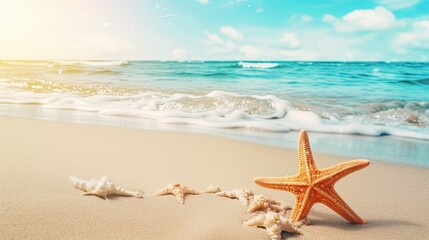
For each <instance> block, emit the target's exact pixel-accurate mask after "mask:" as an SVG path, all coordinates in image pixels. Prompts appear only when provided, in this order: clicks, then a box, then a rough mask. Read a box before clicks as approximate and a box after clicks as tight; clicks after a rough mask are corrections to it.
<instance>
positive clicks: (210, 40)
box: [204, 31, 224, 45]
mask: <svg viewBox="0 0 429 240" xmlns="http://www.w3.org/2000/svg"><path fill="white" fill-rule="evenodd" d="M204 34H205V35H206V38H205V39H204V44H206V45H221V44H223V43H224V41H223V39H222V38H220V37H219V35H217V34H214V33H209V32H207V31H206V32H205V33H204Z"/></svg>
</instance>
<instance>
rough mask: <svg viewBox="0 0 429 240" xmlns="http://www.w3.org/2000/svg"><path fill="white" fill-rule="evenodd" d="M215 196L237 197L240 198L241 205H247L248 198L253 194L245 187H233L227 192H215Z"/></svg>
mask: <svg viewBox="0 0 429 240" xmlns="http://www.w3.org/2000/svg"><path fill="white" fill-rule="evenodd" d="M216 196H219V197H228V198H232V199H235V198H236V199H238V200H240V202H241V203H243V205H246V206H247V205H249V199H250V197H251V196H253V192H252V191H250V190H247V189H234V190H231V191H227V192H218V193H216Z"/></svg>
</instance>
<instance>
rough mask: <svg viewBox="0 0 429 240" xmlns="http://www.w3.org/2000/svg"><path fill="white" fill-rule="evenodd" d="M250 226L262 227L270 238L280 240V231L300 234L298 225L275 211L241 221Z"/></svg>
mask: <svg viewBox="0 0 429 240" xmlns="http://www.w3.org/2000/svg"><path fill="white" fill-rule="evenodd" d="M243 224H244V225H247V226H251V227H264V228H265V229H266V231H267V233H268V235H269V236H270V239H271V240H281V239H282V235H281V233H282V231H287V232H290V233H296V234H301V232H300V231H299V230H298V227H296V226H294V225H293V224H292V222H290V221H289V220H288V219H286V218H285V217H283V216H282V215H280V214H279V213H276V212H267V213H261V214H259V215H258V216H255V217H253V218H251V219H249V220H247V221H245V222H244V223H243Z"/></svg>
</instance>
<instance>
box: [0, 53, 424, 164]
mask: <svg viewBox="0 0 429 240" xmlns="http://www.w3.org/2000/svg"><path fill="white" fill-rule="evenodd" d="M0 103H1V104H2V105H3V106H10V107H13V106H22V105H28V104H31V105H34V106H37V108H38V109H39V111H40V109H46V110H48V109H52V110H74V111H78V112H81V113H84V112H89V113H93V114H95V115H92V116H93V118H99V119H106V117H117V116H118V117H127V119H134V120H135V121H137V122H138V121H143V120H149V121H152V122H154V123H156V124H161V125H165V124H173V125H177V124H180V125H188V126H191V127H194V128H204V129H212V130H213V131H214V132H216V131H217V132H221V131H223V130H226V129H241V130H240V131H250V132H253V133H256V134H259V133H261V132H262V133H263V134H265V133H267V134H268V135H269V134H271V135H273V136H274V135H276V134H277V135H282V134H283V135H285V133H288V132H290V131H299V130H300V129H302V128H305V129H307V130H308V131H309V132H313V133H314V132H320V133H341V134H346V135H349V136H353V135H366V136H384V135H391V136H395V137H399V138H404V139H420V140H424V141H423V142H427V143H429V142H428V140H429V63H425V62H276V61H271V62H239V61H224V62H216V61H213V62H203V61H194V62H159V61H0ZM2 109H3V110H0V111H5V110H4V109H5V108H4V107H3V108H2ZM8 109H11V108H8ZM13 111H14V110H12V112H13ZM8 112H9V113H10V112H11V111H9V110H8ZM78 115H79V114H78ZM94 116H97V117H94ZM95 121H100V120H95ZM227 132H229V133H228V134H227V135H234V134H233V132H234V131H227ZM235 132H238V131H235ZM273 139H277V140H276V141H281V138H280V139H279V138H273ZM375 139H377V138H375ZM380 139H381V138H380ZM273 142H275V141H273ZM273 145H276V144H273ZM361 151H363V150H361ZM420 151H421V150H420ZM401 161H402V160H401ZM401 161H400V162H401Z"/></svg>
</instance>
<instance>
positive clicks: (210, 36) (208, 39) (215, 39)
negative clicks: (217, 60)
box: [203, 31, 237, 55]
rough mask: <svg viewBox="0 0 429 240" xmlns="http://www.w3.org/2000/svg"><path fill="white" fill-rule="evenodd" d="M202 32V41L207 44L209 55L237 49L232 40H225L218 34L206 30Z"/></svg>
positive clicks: (227, 52) (226, 52)
mask: <svg viewBox="0 0 429 240" xmlns="http://www.w3.org/2000/svg"><path fill="white" fill-rule="evenodd" d="M204 34H205V39H204V40H203V43H204V45H206V46H208V50H207V54H209V55H222V54H229V53H232V52H234V51H236V50H237V45H236V44H235V43H234V42H232V41H225V40H223V39H222V38H221V37H219V35H217V34H214V33H210V32H207V31H206V32H204Z"/></svg>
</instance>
